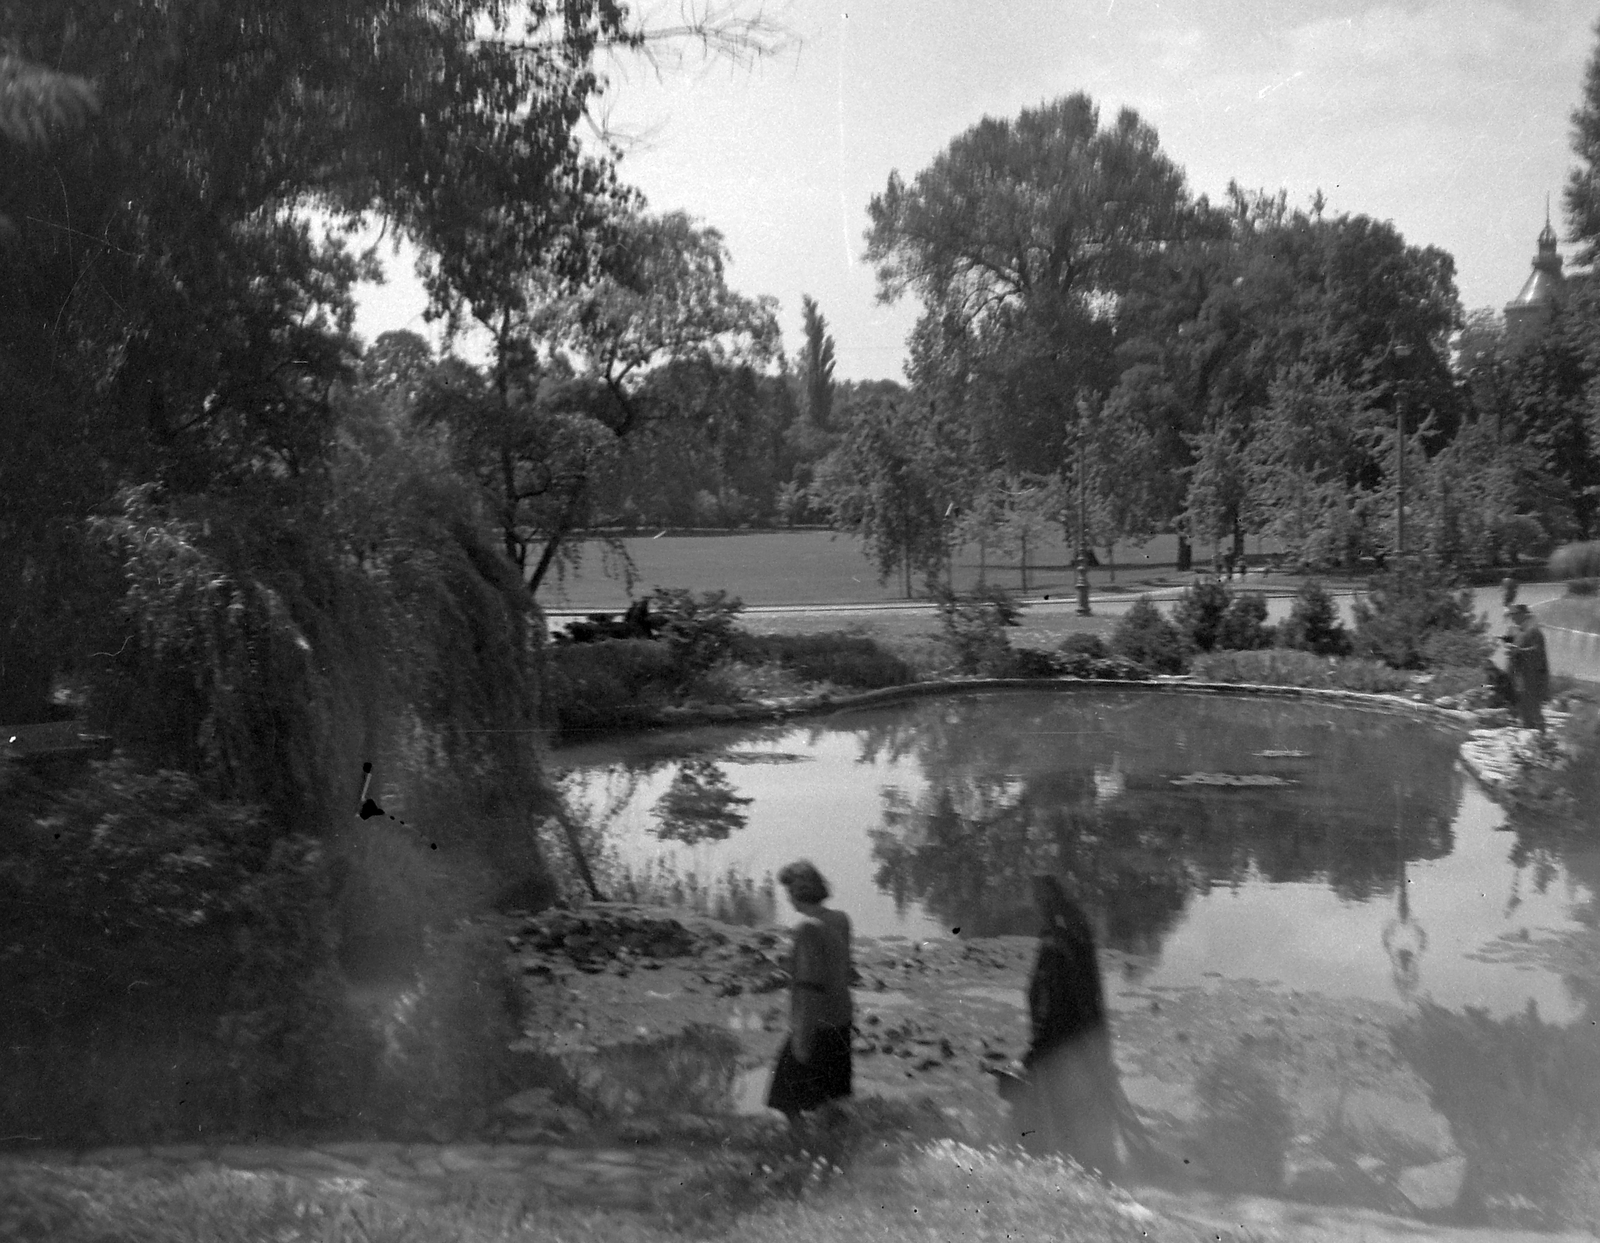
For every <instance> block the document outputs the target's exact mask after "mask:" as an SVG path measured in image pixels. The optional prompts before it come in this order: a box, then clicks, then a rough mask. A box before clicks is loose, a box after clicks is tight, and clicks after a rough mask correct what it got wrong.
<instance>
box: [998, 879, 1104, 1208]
mask: <svg viewBox="0 0 1600 1243" xmlns="http://www.w3.org/2000/svg"><path fill="white" fill-rule="evenodd" d="M1033 901H1034V905H1035V907H1037V908H1038V911H1039V915H1040V918H1041V920H1042V922H1043V927H1042V928H1041V929H1040V932H1039V955H1038V957H1037V959H1035V961H1034V966H1033V976H1032V978H1031V979H1030V980H1029V982H1028V1017H1029V1020H1030V1024H1031V1029H1032V1031H1031V1035H1032V1039H1031V1042H1030V1043H1029V1046H1028V1052H1027V1053H1026V1054H1025V1055H1024V1056H1023V1059H1022V1064H1023V1066H1024V1067H1025V1068H1026V1070H1027V1078H1028V1084H1029V1087H1028V1090H1027V1092H1026V1098H1027V1099H1026V1103H1025V1107H1024V1108H1023V1109H1021V1110H1020V1111H1019V1113H1018V1122H1019V1125H1020V1126H1021V1127H1022V1128H1023V1129H1025V1130H1027V1131H1031V1132H1032V1134H1029V1135H1025V1136H1024V1137H1023V1139H1024V1143H1025V1145H1026V1146H1027V1147H1028V1148H1030V1149H1034V1150H1037V1151H1044V1152H1058V1153H1062V1154H1064V1155H1068V1156H1071V1157H1073V1158H1074V1159H1075V1160H1076V1161H1077V1162H1078V1164H1080V1165H1082V1166H1083V1167H1084V1168H1085V1169H1096V1170H1099V1171H1101V1172H1102V1173H1104V1174H1106V1175H1108V1176H1109V1175H1114V1174H1115V1173H1117V1172H1118V1170H1119V1169H1120V1166H1121V1160H1120V1158H1119V1157H1118V1154H1117V1143H1116V1141H1117V1132H1118V1128H1119V1115H1120V1113H1121V1111H1122V1110H1121V1107H1122V1089H1121V1085H1120V1083H1119V1081H1118V1078H1117V1068H1116V1064H1115V1063H1114V1062H1113V1061H1112V1060H1111V1027H1110V1024H1109V1022H1108V1021H1107V1019H1106V1003H1105V989H1104V986H1103V985H1102V984H1101V980H1100V962H1099V959H1098V958H1097V957H1096V956H1095V947H1094V933H1093V931H1092V930H1091V929H1090V927H1089V919H1088V916H1086V915H1085V914H1084V913H1083V910H1082V908H1081V907H1079V906H1078V904H1077V903H1076V902H1074V901H1073V900H1072V899H1071V898H1069V897H1068V896H1067V893H1066V890H1065V889H1063V888H1062V885H1061V882H1060V881H1059V880H1057V879H1056V878H1055V877H1054V876H1035V877H1034V878H1033Z"/></svg>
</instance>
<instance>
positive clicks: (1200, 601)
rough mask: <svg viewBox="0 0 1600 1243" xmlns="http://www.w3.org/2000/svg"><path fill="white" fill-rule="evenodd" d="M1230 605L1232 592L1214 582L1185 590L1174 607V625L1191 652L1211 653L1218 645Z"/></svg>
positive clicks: (1200, 583)
mask: <svg viewBox="0 0 1600 1243" xmlns="http://www.w3.org/2000/svg"><path fill="white" fill-rule="evenodd" d="M1230 603H1231V600H1230V597H1229V595H1228V589H1227V588H1226V587H1224V586H1223V585H1222V584H1221V583H1219V582H1215V581H1214V580H1211V579H1203V580H1202V581H1200V582H1198V583H1195V584H1194V585H1193V586H1191V587H1186V588H1185V589H1184V591H1183V594H1182V595H1180V596H1179V597H1178V602H1177V603H1176V604H1174V605H1173V606H1172V624H1173V625H1174V626H1176V627H1177V628H1178V633H1179V634H1180V635H1182V636H1183V639H1184V642H1186V643H1187V644H1188V645H1189V648H1190V650H1191V651H1195V652H1209V651H1210V650H1211V649H1212V648H1214V647H1215V646H1216V645H1217V637H1218V635H1219V633H1220V632H1221V630H1222V620H1223V618H1224V617H1226V616H1227V613H1228V606H1229V604H1230Z"/></svg>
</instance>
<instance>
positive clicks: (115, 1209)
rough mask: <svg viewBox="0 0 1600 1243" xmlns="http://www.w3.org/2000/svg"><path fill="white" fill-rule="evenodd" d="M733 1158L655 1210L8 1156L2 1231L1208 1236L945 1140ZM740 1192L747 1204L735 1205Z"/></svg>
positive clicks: (163, 1235)
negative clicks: (408, 1193) (839, 1158)
mask: <svg viewBox="0 0 1600 1243" xmlns="http://www.w3.org/2000/svg"><path fill="white" fill-rule="evenodd" d="M774 1173H775V1171H773V1170H772V1169H770V1168H768V1169H765V1170H764V1169H762V1168H761V1167H759V1166H758V1167H756V1168H754V1169H747V1168H745V1164H741V1163H737V1162H734V1161H732V1160H731V1159H730V1160H729V1161H727V1162H724V1164H723V1167H722V1168H720V1169H710V1170H708V1172H707V1174H706V1175H705V1177H704V1178H702V1179H698V1180H691V1182H690V1183H689V1184H687V1185H685V1186H683V1187H679V1188H662V1189H661V1190H662V1195H661V1199H660V1202H659V1203H658V1205H657V1206H655V1207H654V1208H653V1209H652V1210H650V1211H648V1212H631V1211H626V1210H605V1209H598V1210H597V1209H593V1208H583V1207H574V1206H571V1205H569V1204H564V1203H562V1202H560V1201H559V1200H557V1199H552V1198H551V1197H550V1195H549V1194H548V1193H546V1192H543V1191H541V1190H540V1189H538V1188H536V1187H535V1188H529V1189H527V1190H524V1191H508V1190H505V1189H497V1188H494V1187H490V1186H485V1185H483V1184H479V1183H475V1182H474V1181H473V1180H472V1179H470V1178H462V1179H460V1180H458V1181H457V1182H456V1183H455V1184H454V1185H453V1186H452V1187H451V1189H450V1190H449V1191H448V1192H447V1193H445V1194H444V1196H443V1197H441V1199H442V1202H439V1203H433V1204H429V1203H405V1202H403V1201H402V1202H396V1201H395V1200H393V1199H389V1198H385V1197H379V1196H373V1195H371V1194H369V1193H367V1192H365V1190H364V1189H363V1188H361V1187H359V1186H354V1185H352V1182H353V1181H354V1180H312V1179H309V1178H304V1177H294V1176H285V1175H280V1174H272V1173H245V1172H242V1171H231V1170H221V1171H207V1172H196V1173H191V1174H188V1175H184V1176H182V1177H179V1178H176V1179H156V1178H148V1177H140V1176H137V1175H131V1174H127V1173H122V1172H118V1171H114V1170H103V1169H96V1168H92V1167H70V1168H60V1167H51V1166H43V1165H35V1166H21V1167H14V1168H13V1169H12V1170H11V1171H9V1172H8V1174H9V1177H8V1178H7V1186H6V1189H5V1192H4V1194H3V1195H0V1234H3V1235H4V1236H5V1237H7V1238H16V1239H44V1238H49V1239H52V1240H57V1241H59V1243H79V1241H82V1243H88V1241H90V1240H95V1241H98V1240H104V1239H108V1238H116V1239H117V1240H118V1241H119V1243H158V1241H159V1243H169V1241H171V1240H190V1239H192V1240H197V1241H198V1240H202V1239H203V1240H206V1241H207V1243H247V1241H248V1243H255V1241H257V1240H261V1239H275V1240H283V1241H284V1243H299V1241H300V1240H305V1241H306V1243H310V1241H311V1240H316V1241H317V1243H358V1241H359V1243H423V1241H424V1240H426V1241H427V1243H524V1241H526V1243H534V1241H535V1240H537V1241H538V1243H567V1241H571V1243H577V1241H579V1240H584V1241H588V1240H595V1239H606V1240H608V1241H609V1243H666V1241H668V1240H672V1241H674V1243H681V1240H683V1239H686V1238H737V1239H741V1240H748V1241H749V1243H801V1241H804V1243H858V1241H859V1240H861V1239H879V1240H887V1241H889V1243H893V1241H895V1240H905V1241H906V1243H911V1241H912V1240H916V1241H919V1243H921V1241H924V1240H927V1239H930V1238H933V1239H955V1238H959V1239H963V1240H972V1241H973V1243H987V1241H990V1240H993V1241H994V1243H1001V1241H1002V1240H1005V1241H1010V1240H1016V1239H1019V1238H1021V1239H1045V1238H1049V1239H1082V1240H1096V1241H1099V1240H1108V1241H1111V1243H1115V1241H1116V1240H1124V1239H1126V1240H1146V1239H1150V1238H1163V1239H1176V1240H1185V1241H1187V1240H1195V1241H1197V1243H1198V1240H1202V1239H1205V1238H1208V1237H1214V1236H1210V1235H1208V1234H1206V1233H1205V1231H1204V1230H1203V1229H1202V1228H1200V1227H1198V1226H1188V1225H1182V1224H1179V1223H1175V1222H1172V1221H1171V1220H1168V1219H1163V1218H1160V1217H1158V1216H1157V1215H1156V1214H1155V1213H1153V1212H1151V1211H1150V1210H1148V1209H1145V1208H1143V1207H1142V1206H1140V1205H1138V1204H1136V1203H1134V1202H1133V1201H1131V1200H1130V1199H1128V1198H1127V1197H1126V1196H1125V1195H1124V1194H1122V1193H1120V1192H1118V1191H1115V1190H1113V1189H1111V1188H1108V1187H1107V1186H1106V1185H1105V1184H1103V1183H1100V1182H1098V1181H1096V1180H1094V1179H1092V1178H1090V1177H1089V1176H1087V1175H1085V1174H1083V1173H1082V1172H1081V1171H1079V1170H1077V1169H1076V1168H1075V1167H1072V1166H1068V1165H1064V1164H1062V1163H1060V1162H1057V1161H1038V1160H1027V1159H1019V1158H1016V1157H1011V1156H1006V1155H1001V1154H997V1153H994V1152H983V1151H979V1150H976V1149H971V1148H966V1147H963V1146H961V1145H959V1144H955V1143H953V1142H951V1141H941V1142H936V1143H934V1144H932V1145H930V1146H928V1147H926V1148H923V1149H921V1150H919V1151H918V1152H916V1153H915V1154H914V1155H912V1156H911V1157H910V1158H909V1159H907V1160H905V1161H903V1162H896V1163H885V1162H863V1163H858V1164H856V1165H855V1166H854V1167H853V1168H852V1169H851V1170H850V1171H848V1172H844V1171H841V1170H839V1169H838V1167H836V1166H832V1165H829V1164H827V1163H826V1162H822V1161H816V1162H809V1163H807V1164H805V1165H803V1166H799V1167H797V1168H796V1171H795V1173H796V1174H797V1177H795V1178H782V1177H779V1178H774V1176H773V1175H774ZM736 1201H743V1202H748V1205H747V1207H748V1211H745V1212H742V1213H738V1214H737V1215H735V1214H733V1213H732V1212H730V1211H729V1210H730V1208H731V1207H732V1205H733V1204H734V1203H735V1202H736Z"/></svg>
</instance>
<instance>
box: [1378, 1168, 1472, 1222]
mask: <svg viewBox="0 0 1600 1243" xmlns="http://www.w3.org/2000/svg"><path fill="white" fill-rule="evenodd" d="M1466 1179H1467V1159H1466V1158H1465V1157H1463V1156H1454V1157H1447V1158H1446V1159H1445V1160H1443V1161H1435V1162H1433V1163H1432V1164H1431V1165H1413V1166H1408V1167H1407V1168H1406V1169H1404V1170H1401V1171H1400V1177H1399V1178H1397V1179H1395V1186H1396V1187H1398V1188H1399V1190H1400V1194H1401V1195H1403V1196H1405V1198H1406V1199H1407V1200H1409V1201H1410V1202H1411V1203H1412V1205H1413V1206H1414V1207H1416V1208H1418V1209H1420V1210H1421V1211H1423V1212H1425V1213H1437V1212H1442V1211H1443V1210H1445V1209H1447V1208H1452V1207H1454V1205H1455V1202H1456V1201H1457V1200H1458V1199H1460V1198H1461V1188H1462V1185H1463V1184H1464V1183H1465V1182H1466Z"/></svg>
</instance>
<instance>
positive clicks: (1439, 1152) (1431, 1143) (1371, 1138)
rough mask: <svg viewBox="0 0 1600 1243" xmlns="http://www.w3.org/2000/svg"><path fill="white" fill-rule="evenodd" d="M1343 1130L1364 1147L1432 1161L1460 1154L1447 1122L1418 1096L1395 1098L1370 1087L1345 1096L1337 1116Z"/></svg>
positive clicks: (1395, 1096) (1393, 1095)
mask: <svg viewBox="0 0 1600 1243" xmlns="http://www.w3.org/2000/svg"><path fill="white" fill-rule="evenodd" d="M1340 1117H1341V1120H1342V1122H1343V1125H1344V1129H1345V1131H1346V1132H1347V1133H1348V1134H1349V1135H1350V1137H1351V1138H1352V1139H1354V1140H1355V1141H1356V1142H1357V1143H1358V1144H1360V1145H1361V1146H1362V1147H1364V1148H1376V1149H1378V1150H1380V1151H1384V1150H1387V1149H1390V1148H1394V1147H1400V1148H1402V1149H1403V1150H1405V1151H1407V1152H1414V1153H1426V1154H1428V1155H1430V1156H1432V1157H1433V1158H1434V1159H1435V1160H1443V1159H1445V1158H1450V1157H1455V1156H1458V1155H1459V1154H1460V1151H1461V1150H1460V1149H1459V1148H1457V1147H1456V1140H1455V1136H1454V1134H1452V1133H1451V1130H1450V1123H1449V1122H1448V1121H1446V1120H1445V1117H1444V1115H1443V1114H1441V1113H1439V1112H1438V1111H1437V1110H1435V1109H1434V1108H1433V1107H1432V1106H1431V1105H1429V1104H1428V1102H1427V1101H1426V1100H1425V1099H1423V1098H1422V1097H1421V1096H1420V1095H1418V1096H1398V1095H1395V1094H1394V1093H1392V1092H1379V1091H1377V1090H1375V1089H1372V1088H1358V1089H1356V1090H1355V1091H1353V1092H1350V1093H1348V1094H1347V1095H1346V1096H1345V1098H1344V1102H1343V1107H1342V1109H1341V1113H1340Z"/></svg>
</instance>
